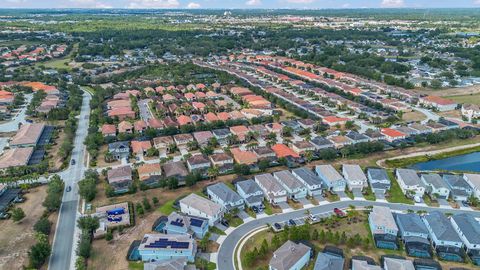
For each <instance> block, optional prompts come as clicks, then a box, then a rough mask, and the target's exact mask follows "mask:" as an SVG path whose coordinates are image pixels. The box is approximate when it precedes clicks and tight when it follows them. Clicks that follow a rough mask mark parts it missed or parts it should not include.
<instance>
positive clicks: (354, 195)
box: [352, 188, 363, 199]
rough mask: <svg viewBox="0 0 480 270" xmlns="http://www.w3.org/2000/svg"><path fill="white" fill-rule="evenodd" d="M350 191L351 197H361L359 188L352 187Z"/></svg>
mask: <svg viewBox="0 0 480 270" xmlns="http://www.w3.org/2000/svg"><path fill="white" fill-rule="evenodd" d="M352 193H353V198H355V199H363V194H362V190H361V189H360V188H353V189H352Z"/></svg>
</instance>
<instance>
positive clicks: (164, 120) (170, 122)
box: [163, 116, 178, 127]
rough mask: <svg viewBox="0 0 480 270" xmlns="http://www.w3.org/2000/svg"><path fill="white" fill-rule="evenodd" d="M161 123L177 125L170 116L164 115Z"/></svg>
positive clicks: (167, 125)
mask: <svg viewBox="0 0 480 270" xmlns="http://www.w3.org/2000/svg"><path fill="white" fill-rule="evenodd" d="M163 125H164V126H165V127H178V123H177V122H176V121H175V120H173V119H172V118H171V117H170V116H167V117H165V119H163Z"/></svg>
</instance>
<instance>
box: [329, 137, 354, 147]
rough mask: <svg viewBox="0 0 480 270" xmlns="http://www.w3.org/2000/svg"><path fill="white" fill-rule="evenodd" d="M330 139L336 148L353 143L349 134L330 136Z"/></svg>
mask: <svg viewBox="0 0 480 270" xmlns="http://www.w3.org/2000/svg"><path fill="white" fill-rule="evenodd" d="M328 139H329V140H330V141H331V142H332V143H333V146H334V147H335V148H336V149H339V148H342V147H344V146H346V145H350V144H352V143H353V142H352V140H350V138H348V137H347V136H343V135H338V136H329V137H328Z"/></svg>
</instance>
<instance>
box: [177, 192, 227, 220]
mask: <svg viewBox="0 0 480 270" xmlns="http://www.w3.org/2000/svg"><path fill="white" fill-rule="evenodd" d="M179 204H180V209H181V211H182V213H184V214H187V215H192V216H196V217H201V218H206V219H207V220H208V225H209V226H213V225H215V223H216V222H217V221H218V220H220V219H221V218H222V217H223V213H224V212H225V208H224V207H223V206H222V205H220V204H218V203H214V202H212V201H210V200H209V199H206V198H204V197H201V196H199V195H197V194H195V193H192V194H190V195H188V196H187V197H185V198H183V199H181V200H180V201H179Z"/></svg>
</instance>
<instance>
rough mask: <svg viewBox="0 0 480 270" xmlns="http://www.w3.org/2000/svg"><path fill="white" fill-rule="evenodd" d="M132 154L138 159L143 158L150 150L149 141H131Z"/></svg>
mask: <svg viewBox="0 0 480 270" xmlns="http://www.w3.org/2000/svg"><path fill="white" fill-rule="evenodd" d="M130 143H131V145H132V152H133V153H134V154H135V155H137V156H138V157H141V156H144V155H146V154H147V150H148V149H150V148H152V143H151V142H150V141H131V142H130Z"/></svg>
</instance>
